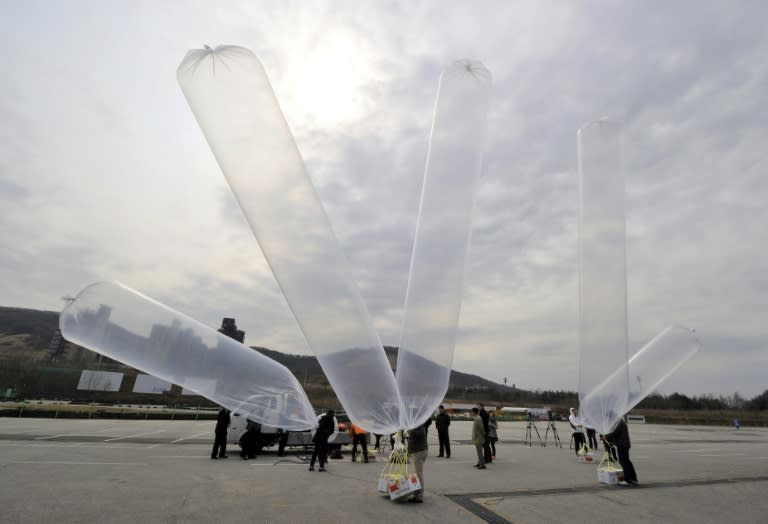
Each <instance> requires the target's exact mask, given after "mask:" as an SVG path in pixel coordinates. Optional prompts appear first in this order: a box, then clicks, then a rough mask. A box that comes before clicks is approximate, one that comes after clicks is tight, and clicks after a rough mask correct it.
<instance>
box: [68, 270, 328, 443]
mask: <svg viewBox="0 0 768 524" xmlns="http://www.w3.org/2000/svg"><path fill="white" fill-rule="evenodd" d="M59 325H60V328H61V332H62V335H63V336H64V338H66V339H67V340H69V341H70V342H73V343H75V344H78V345H81V346H83V347H86V348H88V349H90V350H92V351H95V352H97V353H100V354H102V355H106V356H108V357H109V358H112V359H114V360H117V361H119V362H122V363H124V364H127V365H129V366H131V367H134V368H136V369H139V370H141V371H144V372H146V373H149V374H151V375H153V376H155V377H157V378H160V379H163V380H167V381H168V382H171V383H173V384H178V385H180V386H183V387H185V388H186V389H189V390H192V391H194V392H196V393H198V394H200V395H202V396H204V397H206V398H208V399H210V400H212V401H213V402H216V403H217V404H219V405H221V406H224V407H225V408H228V409H230V410H232V411H233V412H235V413H240V414H242V415H244V416H246V417H248V418H250V419H252V420H254V421H256V422H259V423H261V424H265V425H268V426H274V427H278V428H284V429H287V430H293V431H301V430H305V429H310V428H312V427H314V426H315V425H316V418H315V412H314V410H313V409H312V406H311V404H310V403H309V399H307V396H306V394H305V393H304V389H303V388H302V387H301V385H300V384H299V382H298V381H297V380H296V378H295V377H294V376H293V373H291V371H290V370H288V368H286V367H285V366H283V365H282V364H279V363H278V362H275V361H274V360H272V359H270V358H268V357H266V356H264V355H262V354H261V353H259V352H257V351H255V350H252V349H250V348H248V347H246V346H244V345H243V344H241V343H239V342H237V341H235V340H233V339H231V338H229V337H227V336H225V335H222V334H221V333H219V332H217V331H216V330H214V329H212V328H210V327H208V326H205V325H203V324H201V323H199V322H197V321H195V320H193V319H191V318H189V317H186V316H184V315H182V314H181V313H178V312H176V311H174V310H172V309H170V308H168V307H166V306H164V305H162V304H160V303H159V302H156V301H154V300H152V299H151V298H149V297H146V296H144V295H142V294H140V293H138V292H136V291H134V290H132V289H130V288H128V287H126V286H124V285H122V284H119V283H114V282H100V283H96V284H92V285H90V286H88V287H86V288H85V289H84V290H82V291H81V292H80V293H78V294H77V296H76V297H75V298H74V300H72V301H71V302H70V303H69V304H67V306H66V307H65V308H64V310H63V311H62V312H61V315H60V317H59Z"/></svg>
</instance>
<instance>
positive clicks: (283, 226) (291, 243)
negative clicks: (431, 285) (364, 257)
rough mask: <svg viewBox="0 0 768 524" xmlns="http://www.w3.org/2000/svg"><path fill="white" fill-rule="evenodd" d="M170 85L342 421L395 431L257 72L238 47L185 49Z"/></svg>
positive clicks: (294, 152) (372, 342)
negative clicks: (180, 95) (177, 90)
mask: <svg viewBox="0 0 768 524" xmlns="http://www.w3.org/2000/svg"><path fill="white" fill-rule="evenodd" d="M177 78H178V81H179V84H180V86H181V89H182V91H183V92H184V96H185V97H186V98H187V101H188V102H189V106H190V108H191V109H192V112H193V113H194V115H195V117H196V119H197V122H198V124H199V125H200V128H201V129H202V131H203V134H204V135H205V138H206V140H207V141H208V144H209V145H210V147H211V150H212V151H213V154H214V156H215V157H216V160H217V161H218V163H219V165H220V166H221V170H222V171H223V173H224V176H225V177H226V179H227V182H228V183H229V185H230V187H231V188H232V191H233V192H234V194H235V196H236V198H237V200H238V202H239V204H240V207H241V208H242V210H243V212H244V213H245V216H246V218H247V220H248V223H249V224H250V226H251V229H252V230H253V232H254V235H255V236H256V239H257V241H258V242H259V245H260V246H261V249H262V251H263V253H264V256H265V258H266V259H267V262H268V263H269V265H270V267H271V269H272V272H273V273H274V275H275V278H276V279H277V282H278V284H279V285H280V288H281V290H282V292H283V295H284V296H285V298H286V300H287V302H288V304H289V306H290V308H291V310H292V311H293V314H294V316H295V317H296V320H297V321H298V323H299V325H300V327H301V330H302V331H303V333H304V336H305V337H306V339H307V341H308V343H309V345H310V347H311V348H312V350H313V351H314V353H315V355H317V358H318V361H319V363H320V365H321V366H322V368H323V371H324V372H325V374H326V376H327V378H328V381H329V382H330V383H331V385H332V386H333V388H334V390H335V392H336V394H337V396H338V398H339V400H340V401H341V403H342V404H343V406H344V408H345V410H346V412H347V415H348V416H349V418H350V419H351V420H352V422H354V423H356V424H358V425H359V426H361V427H363V428H365V429H367V430H368V431H372V432H376V433H392V432H395V431H396V430H397V429H399V428H400V398H399V395H398V391H397V384H396V383H395V377H394V374H393V372H392V369H391V367H390V365H389V362H388V360H387V358H386V355H385V353H384V349H383V348H382V346H381V342H380V340H379V338H378V336H377V335H376V333H375V331H374V329H373V325H372V322H371V320H370V317H369V315H368V312H367V309H366V307H365V305H364V304H363V302H362V299H361V298H360V294H359V292H358V290H357V287H356V285H355V284H354V282H353V281H352V280H351V277H350V275H351V271H350V270H349V265H348V263H347V261H346V258H345V256H344V254H343V252H342V250H341V248H340V246H339V244H338V241H337V240H336V237H335V236H334V233H333V231H332V230H331V226H330V223H329V221H328V218H327V216H326V214H325V210H324V209H323V207H322V205H321V203H320V200H319V198H318V196H317V193H316V191H315V188H314V186H313V185H312V182H311V180H310V178H309V176H308V175H307V173H306V170H305V167H304V162H303V160H302V158H301V155H300V154H299V151H298V149H297V148H296V144H295V143H294V140H293V136H292V135H291V132H290V130H289V129H288V124H287V123H286V121H285V118H284V116H283V113H282V111H281V109H280V106H279V104H278V102H277V99H276V98H275V95H274V93H273V91H272V86H271V85H270V83H269V80H268V79H267V75H266V73H265V72H264V69H263V67H262V65H261V63H260V62H259V60H258V59H257V58H256V56H255V55H254V54H253V53H251V52H250V51H249V50H247V49H244V48H242V47H236V46H221V47H217V48H216V49H215V50H212V49H210V48H206V49H200V50H192V51H189V52H188V53H187V55H186V57H185V58H184V60H183V61H182V63H181V65H180V66H179V68H178V71H177Z"/></svg>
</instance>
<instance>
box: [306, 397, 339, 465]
mask: <svg viewBox="0 0 768 524" xmlns="http://www.w3.org/2000/svg"><path fill="white" fill-rule="evenodd" d="M336 430H337V428H336V412H335V411H333V410H332V409H329V410H328V412H327V413H326V414H325V415H323V416H322V417H320V420H318V422H317V430H315V436H314V437H312V443H313V444H314V445H315V449H314V451H312V459H311V460H310V461H309V471H315V460H316V459H318V458H319V459H320V471H325V461H326V459H327V458H328V438H329V437H330V436H331V435H332V434H333V433H334V432H335V431H336Z"/></svg>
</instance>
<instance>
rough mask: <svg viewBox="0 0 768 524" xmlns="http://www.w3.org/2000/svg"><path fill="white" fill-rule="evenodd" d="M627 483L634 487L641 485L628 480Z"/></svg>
mask: <svg viewBox="0 0 768 524" xmlns="http://www.w3.org/2000/svg"><path fill="white" fill-rule="evenodd" d="M627 482H629V483H630V484H631V485H632V486H639V485H640V484H639V483H638V482H637V481H636V480H628V481H627Z"/></svg>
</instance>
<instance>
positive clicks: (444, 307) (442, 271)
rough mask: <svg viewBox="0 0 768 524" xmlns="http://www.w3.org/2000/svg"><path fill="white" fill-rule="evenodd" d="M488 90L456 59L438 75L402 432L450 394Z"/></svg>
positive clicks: (473, 69)
mask: <svg viewBox="0 0 768 524" xmlns="http://www.w3.org/2000/svg"><path fill="white" fill-rule="evenodd" d="M490 87H491V73H490V72H489V71H488V69H486V68H485V66H483V64H481V63H480V62H475V61H469V60H462V61H457V62H455V63H453V64H452V65H451V66H449V67H448V68H447V69H446V70H445V71H443V74H442V75H441V77H440V83H439V86H438V91H437V101H436V103H435V113H434V121H433V124H432V133H431V136H430V142H429V153H428V156H427V165H426V169H425V172H424V182H423V187H422V194H421V204H420V208H419V218H418V223H417V227H416V236H415V239H414V247H413V254H412V257H411V269H410V275H409V279H408V291H407V294H406V303H405V313H404V319H403V328H402V333H401V340H400V350H399V352H398V356H397V385H398V388H399V390H400V397H401V399H402V401H403V406H404V411H403V416H404V418H403V420H402V424H403V427H405V428H412V427H415V426H417V425H419V424H421V423H423V422H424V421H425V420H426V419H427V418H428V417H429V416H431V414H432V413H433V411H434V410H435V409H436V408H437V406H438V405H439V404H440V402H441V401H442V400H443V397H444V396H445V392H446V391H447V390H448V381H449V378H450V373H451V365H452V363H453V353H454V347H455V344H456V330H457V326H458V320H459V314H460V310H461V299H462V292H463V287H464V286H463V284H464V275H465V267H466V261H467V253H468V250H469V243H470V233H471V229H472V209H473V204H474V197H475V193H476V186H477V182H478V179H479V178H480V171H481V164H482V159H483V153H484V148H485V139H486V134H487V127H488V124H487V121H488V118H487V114H488V98H489V93H490Z"/></svg>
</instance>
